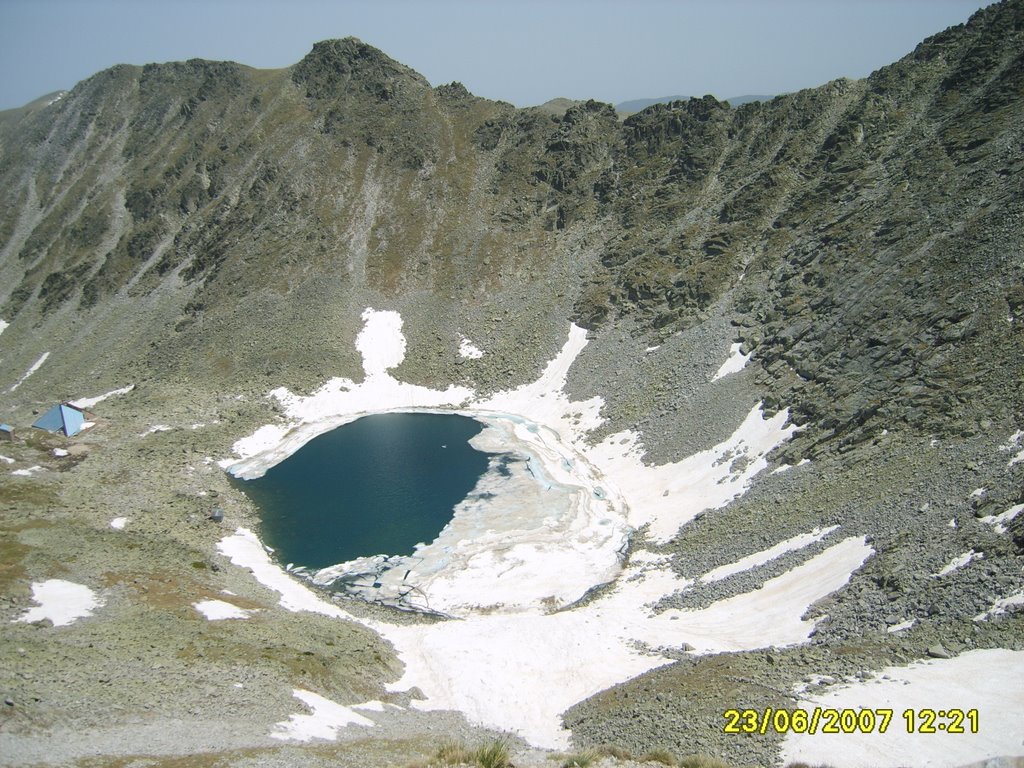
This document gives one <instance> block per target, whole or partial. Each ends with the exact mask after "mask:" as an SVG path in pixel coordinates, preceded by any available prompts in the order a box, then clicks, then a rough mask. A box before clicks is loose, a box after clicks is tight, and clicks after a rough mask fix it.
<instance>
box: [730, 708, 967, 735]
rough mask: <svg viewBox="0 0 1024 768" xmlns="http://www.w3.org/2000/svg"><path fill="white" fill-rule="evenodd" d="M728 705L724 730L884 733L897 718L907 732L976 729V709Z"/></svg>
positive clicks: (957, 731) (748, 731) (751, 732)
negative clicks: (757, 707)
mask: <svg viewBox="0 0 1024 768" xmlns="http://www.w3.org/2000/svg"><path fill="white" fill-rule="evenodd" d="M895 713H896V711H895V710H893V709H886V708H877V709H867V708H861V709H832V708H828V707H814V708H813V709H800V708H793V709H790V708H778V709H777V708H774V707H765V708H764V709H727V710H726V711H725V712H723V713H722V716H723V717H724V718H725V728H724V729H723V730H724V732H725V733H747V734H753V733H757V734H761V735H764V734H766V733H779V734H784V733H810V734H817V733H885V732H886V731H887V730H889V726H890V725H891V724H892V723H893V721H894V720H895V721H896V722H897V723H899V722H901V721H902V725H903V726H904V729H905V730H906V732H907V733H977V732H978V727H979V722H978V720H979V718H978V710H976V709H904V710H903V712H902V716H901V717H894V716H895Z"/></svg>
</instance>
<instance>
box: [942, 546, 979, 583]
mask: <svg viewBox="0 0 1024 768" xmlns="http://www.w3.org/2000/svg"><path fill="white" fill-rule="evenodd" d="M983 557H985V555H984V553H982V552H975V551H974V550H973V549H972V550H969V551H967V552H964V553H963V554H962V555H959V556H957V557H954V558H953V559H952V560H951V561H950V562H949V563H948V564H947V565H946V566H945V567H944V568H943V569H942V570H941V571H939V572H938V573H933V574H932V576H934V577H936V578H941V577H942V576H945V575H946V574H949V573H952V572H953V571H956V570H958V569H960V568H963V567H964V566H965V565H967V564H968V563H970V562H971V561H972V560H976V559H977V560H980V559H981V558H983Z"/></svg>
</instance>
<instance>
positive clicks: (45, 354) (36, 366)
mask: <svg viewBox="0 0 1024 768" xmlns="http://www.w3.org/2000/svg"><path fill="white" fill-rule="evenodd" d="M49 356H50V353H49V352H43V354H42V356H41V357H40V358H39V359H38V360H36V361H35V362H34V363H32V367H31V368H29V369H28V370H27V371H25V375H24V376H22V377H21V378H20V379H18V380H17V381H16V382H15V384H14V386H12V387H11V388H10V389H8V390H7V391H8V392H14V391H15V390H16V389H17V388H18V387H20V386H21V385H22V384H24V383H25V380H26V379H28V377H29V376H31V375H32V374H33V373H35V372H36V371H38V370H39V369H40V368H41V367H42V365H43V363H45V362H46V358H48V357H49Z"/></svg>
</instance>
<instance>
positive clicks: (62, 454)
mask: <svg viewBox="0 0 1024 768" xmlns="http://www.w3.org/2000/svg"><path fill="white" fill-rule="evenodd" d="M50 453H52V454H53V455H54V456H56V457H57V458H58V459H62V458H64V457H65V456H70V455H71V454H70V453H68V452H67V451H65V450H64V449H63V448H54V449H53V450H52V451H50Z"/></svg>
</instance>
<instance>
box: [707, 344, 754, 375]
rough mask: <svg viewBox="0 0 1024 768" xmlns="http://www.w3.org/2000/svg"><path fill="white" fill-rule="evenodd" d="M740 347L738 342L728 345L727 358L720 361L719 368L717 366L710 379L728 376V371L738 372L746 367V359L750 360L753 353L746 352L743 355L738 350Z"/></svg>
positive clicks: (741, 346)
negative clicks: (722, 361)
mask: <svg viewBox="0 0 1024 768" xmlns="http://www.w3.org/2000/svg"><path fill="white" fill-rule="evenodd" d="M742 348H743V345H742V344H740V343H739V342H737V343H735V344H733V345H732V346H731V347H729V358H728V359H727V360H726V361H725V362H724V363H722V366H721V368H719V369H718V371H717V372H716V373H715V375H714V376H712V377H711V380H712V381H718V380H719V379H720V378H722V377H723V376H728V375H729V374H730V373H739V372H740V371H742V370H743V369H744V368H746V366H747V361H748V360H750V356H751V355H753V354H754V353H753V352H748V353H747V354H745V355H744V354H743V353H742V352H740V349H742Z"/></svg>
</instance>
